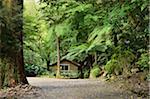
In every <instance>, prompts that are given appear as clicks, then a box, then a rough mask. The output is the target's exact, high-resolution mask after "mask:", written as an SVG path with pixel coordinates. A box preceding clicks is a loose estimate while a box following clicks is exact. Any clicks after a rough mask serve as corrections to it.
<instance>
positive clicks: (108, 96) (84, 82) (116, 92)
mask: <svg viewBox="0 0 150 99" xmlns="http://www.w3.org/2000/svg"><path fill="white" fill-rule="evenodd" d="M27 79H28V81H29V83H30V84H31V85H33V86H38V87H40V88H42V91H41V92H40V93H41V95H40V96H38V97H35V99H140V98H137V97H135V96H132V95H130V94H129V93H128V94H127V93H126V92H123V91H122V90H120V89H118V88H115V87H114V86H113V85H110V84H108V83H106V82H104V81H100V80H97V79H96V80H91V79H50V78H32V77H31V78H27ZM26 99H30V98H29V97H28V98H26ZM31 99H33V97H32V98H31Z"/></svg>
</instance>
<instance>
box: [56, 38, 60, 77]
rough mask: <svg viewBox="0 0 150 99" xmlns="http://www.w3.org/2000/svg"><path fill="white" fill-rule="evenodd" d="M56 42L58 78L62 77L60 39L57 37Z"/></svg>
mask: <svg viewBox="0 0 150 99" xmlns="http://www.w3.org/2000/svg"><path fill="white" fill-rule="evenodd" d="M56 42H57V73H56V78H59V77H60V41H59V37H58V36H57V37H56Z"/></svg>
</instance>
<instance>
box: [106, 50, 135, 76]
mask: <svg viewBox="0 0 150 99" xmlns="http://www.w3.org/2000/svg"><path fill="white" fill-rule="evenodd" d="M134 59H135V56H134V54H133V53H132V52H131V51H129V50H126V51H120V52H119V53H116V54H114V55H113V56H112V57H111V60H110V61H108V62H107V64H106V65H105V70H106V71H107V72H108V73H109V74H116V75H118V74H120V73H122V72H123V73H128V72H129V69H130V65H131V62H132V61H133V60H134Z"/></svg>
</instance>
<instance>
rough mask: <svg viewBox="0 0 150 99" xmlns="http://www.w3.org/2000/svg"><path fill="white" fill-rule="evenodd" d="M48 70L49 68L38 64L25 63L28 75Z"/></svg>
mask: <svg viewBox="0 0 150 99" xmlns="http://www.w3.org/2000/svg"><path fill="white" fill-rule="evenodd" d="M45 72H47V69H46V68H44V67H41V66H37V65H34V64H25V73H26V75H27V76H31V77H32V76H33V77H34V76H37V75H42V74H44V73H45Z"/></svg>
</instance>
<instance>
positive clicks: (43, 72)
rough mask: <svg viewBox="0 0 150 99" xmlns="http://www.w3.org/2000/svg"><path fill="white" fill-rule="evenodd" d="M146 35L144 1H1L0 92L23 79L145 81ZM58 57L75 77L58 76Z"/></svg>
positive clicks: (59, 68)
mask: <svg viewBox="0 0 150 99" xmlns="http://www.w3.org/2000/svg"><path fill="white" fill-rule="evenodd" d="M149 35H150V34H149V0H35V1H34V0H24V2H23V0H1V1H0V37H1V39H0V40H1V42H0V49H1V50H0V89H3V88H5V87H12V86H16V85H17V84H20V83H21V84H28V81H27V79H26V76H34V77H35V76H38V77H43V76H46V77H49V78H66V77H67V78H68V77H70V75H73V76H72V77H73V78H80V79H81V78H82V79H84V78H92V79H93V78H94V79H96V78H101V77H103V79H105V80H106V81H110V80H114V78H115V80H116V79H119V78H121V77H122V78H123V79H124V80H126V79H130V78H134V79H140V82H146V81H149V80H150V74H149V65H150V63H149V55H150V53H149V47H150V45H149ZM63 59H67V60H70V61H74V62H76V63H78V64H80V67H79V70H78V73H74V72H69V73H68V74H64V75H61V60H63ZM54 63H57V70H56V71H53V70H52V64H54ZM116 81H118V80H116ZM133 83H134V80H133ZM147 87H148V86H147Z"/></svg>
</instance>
